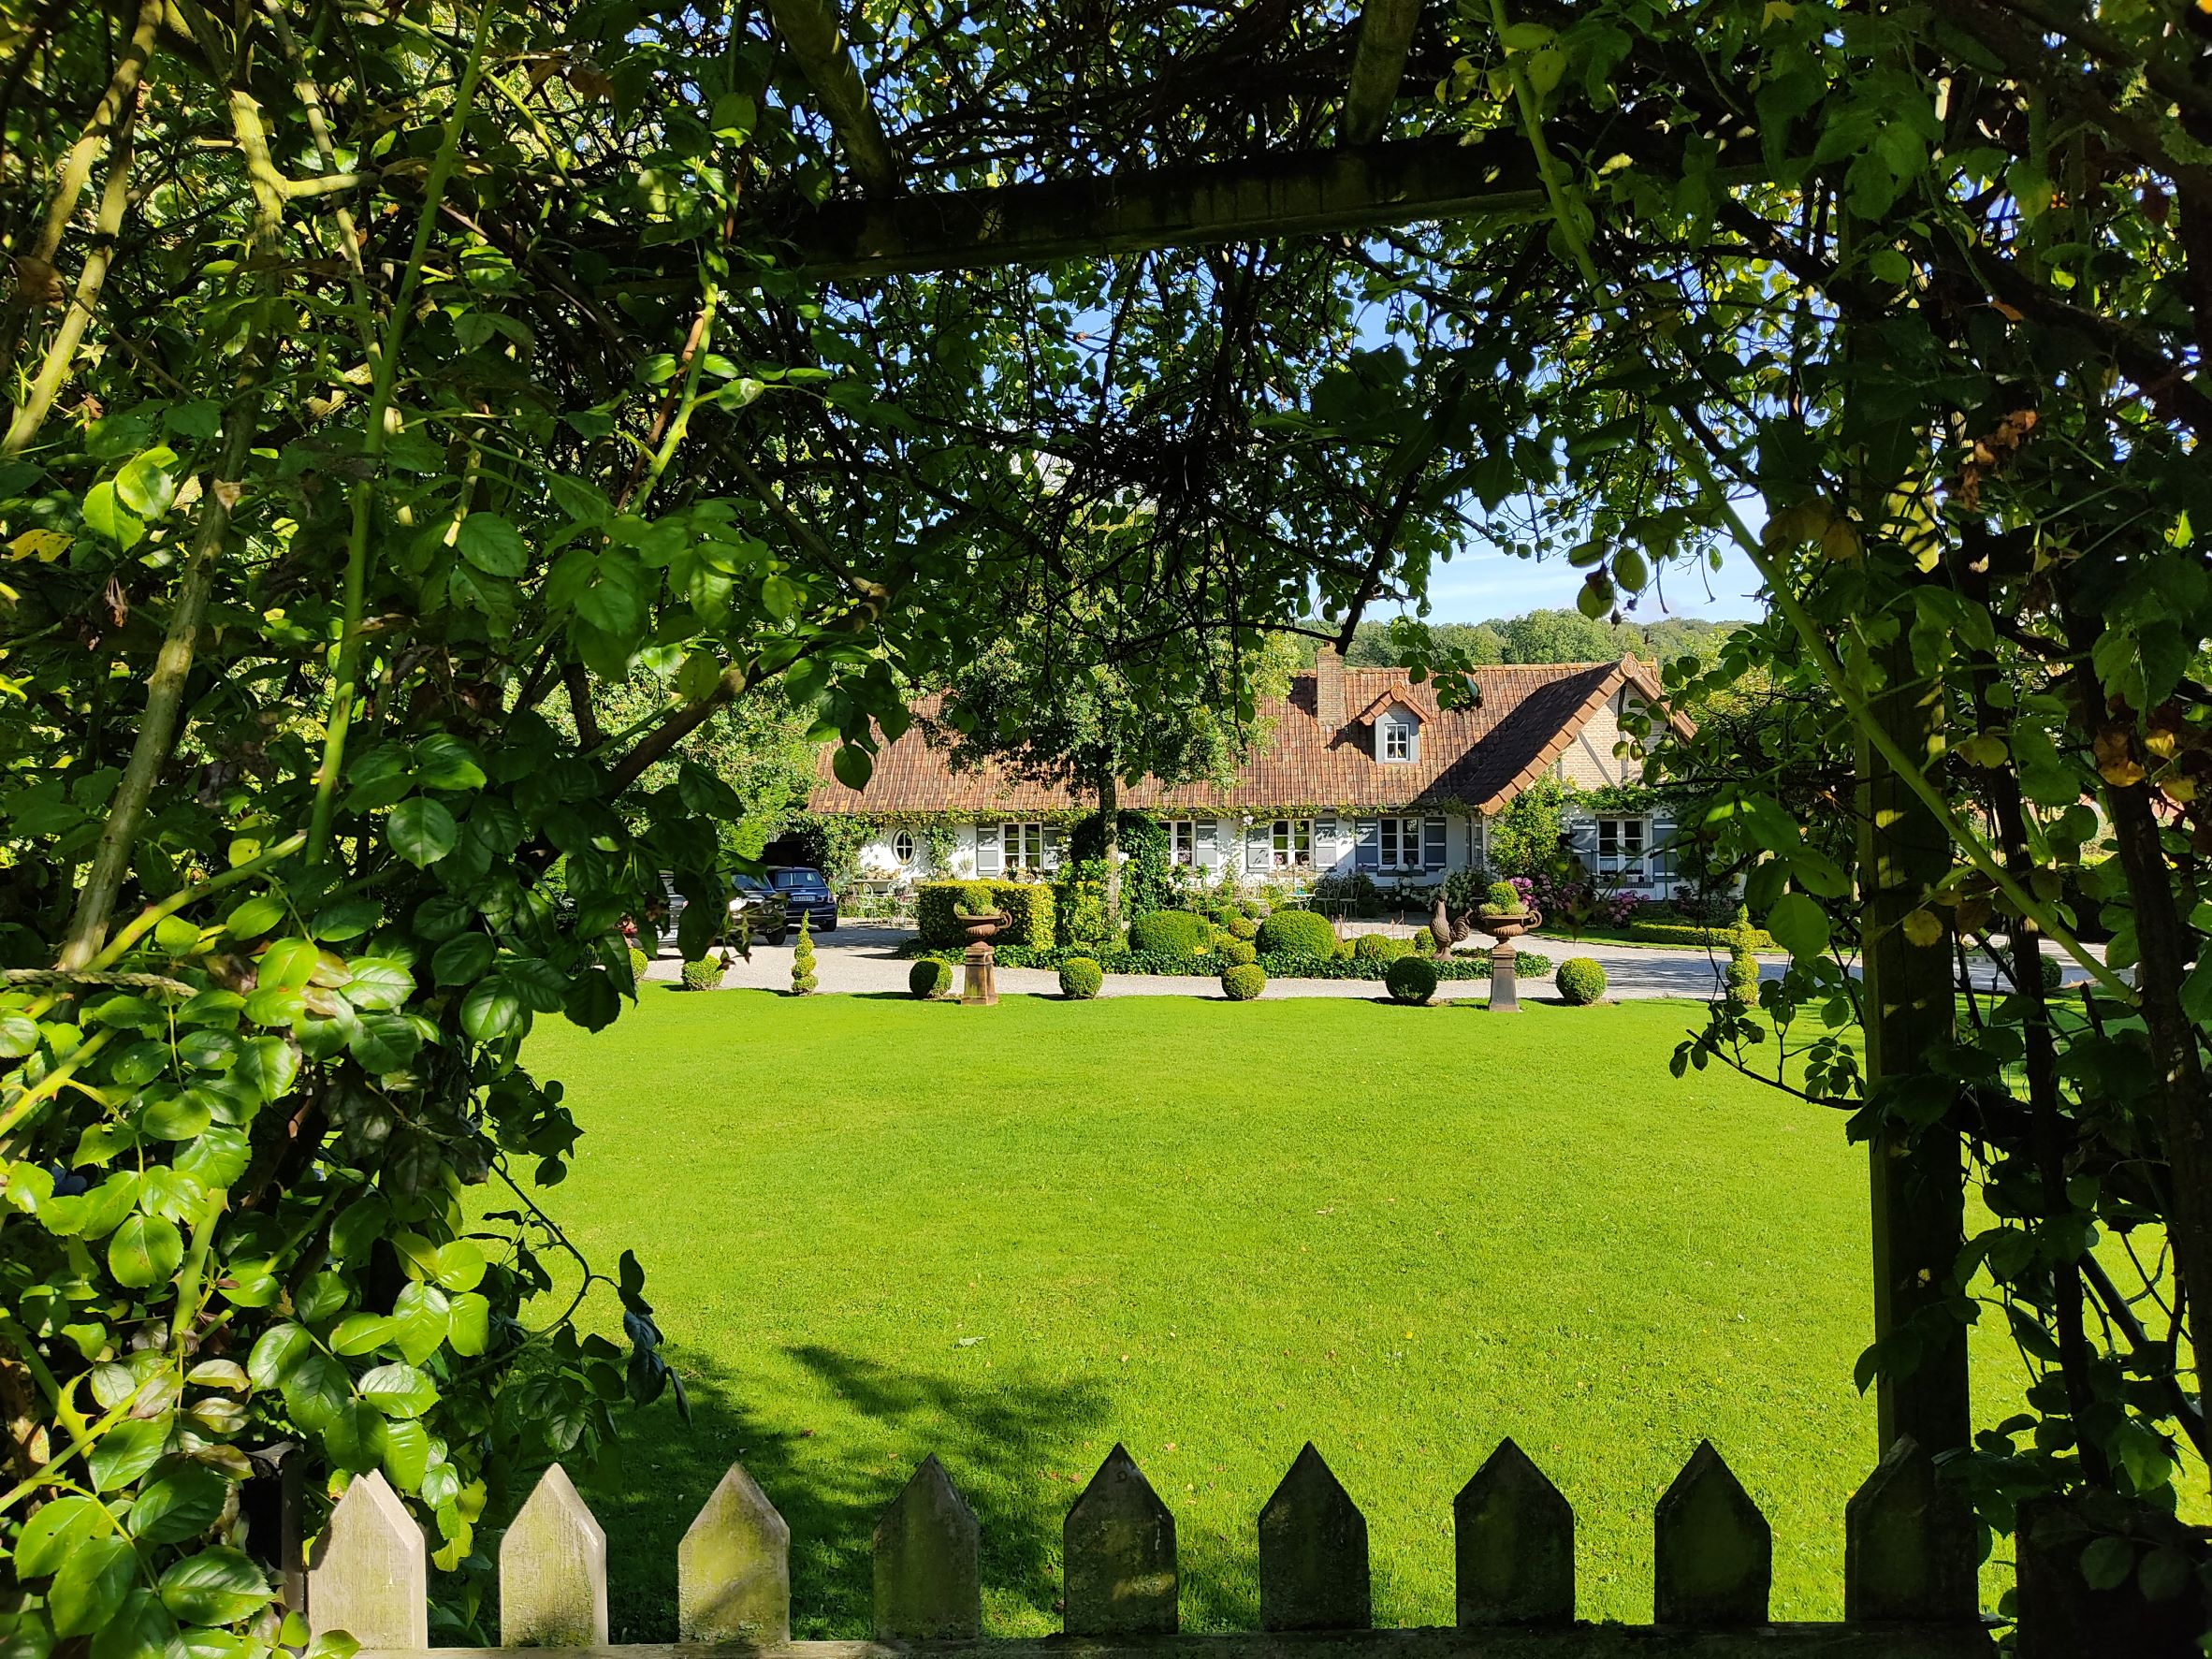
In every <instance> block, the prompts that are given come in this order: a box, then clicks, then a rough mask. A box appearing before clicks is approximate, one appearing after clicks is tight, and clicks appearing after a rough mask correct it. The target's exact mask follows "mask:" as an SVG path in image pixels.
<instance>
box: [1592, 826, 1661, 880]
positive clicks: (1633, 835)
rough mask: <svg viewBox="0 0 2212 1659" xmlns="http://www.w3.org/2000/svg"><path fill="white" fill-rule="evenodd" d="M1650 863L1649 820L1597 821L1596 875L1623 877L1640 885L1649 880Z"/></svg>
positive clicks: (1650, 837) (1650, 835)
mask: <svg viewBox="0 0 2212 1659" xmlns="http://www.w3.org/2000/svg"><path fill="white" fill-rule="evenodd" d="M1651 863H1652V821H1651V820H1650V819H1648V818H1641V817H1632V818H1601V819H1599V820H1598V821H1597V853H1596V873H1597V874H1598V875H1601V876H1612V875H1624V876H1627V877H1629V878H1630V879H1631V880H1634V881H1635V882H1637V884H1638V885H1641V884H1643V883H1644V882H1645V881H1646V880H1648V879H1649V877H1650V873H1651Z"/></svg>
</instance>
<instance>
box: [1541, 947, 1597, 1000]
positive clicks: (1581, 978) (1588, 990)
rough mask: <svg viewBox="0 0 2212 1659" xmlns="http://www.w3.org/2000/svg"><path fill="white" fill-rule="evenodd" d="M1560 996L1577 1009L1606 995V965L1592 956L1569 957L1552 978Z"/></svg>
mask: <svg viewBox="0 0 2212 1659" xmlns="http://www.w3.org/2000/svg"><path fill="white" fill-rule="evenodd" d="M1551 983H1552V984H1553V986H1554V987H1556V988H1557V990H1558V992H1559V994H1560V996H1561V997H1564V999H1565V1000H1566V1001H1568V1002H1570V1003H1572V1004H1573V1005H1574V1006H1576V1007H1577V1008H1581V1007H1584V1006H1587V1005H1588V1004H1590V1003H1593V1002H1595V1001H1596V1000H1597V999H1598V998H1599V997H1603V996H1604V995H1605V994H1606V970H1605V964H1603V963H1602V962H1599V961H1597V960H1596V959H1595V958H1594V957H1590V956H1569V957H1568V958H1567V959H1566V960H1565V961H1564V962H1562V963H1561V964H1560V965H1559V971H1558V972H1557V973H1555V974H1553V975H1552V976H1551Z"/></svg>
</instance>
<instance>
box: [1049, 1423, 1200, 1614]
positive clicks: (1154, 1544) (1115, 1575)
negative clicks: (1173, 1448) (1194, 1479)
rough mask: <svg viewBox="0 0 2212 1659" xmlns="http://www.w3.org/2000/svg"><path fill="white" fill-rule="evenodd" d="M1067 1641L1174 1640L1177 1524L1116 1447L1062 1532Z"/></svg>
mask: <svg viewBox="0 0 2212 1659" xmlns="http://www.w3.org/2000/svg"><path fill="white" fill-rule="evenodd" d="M1060 1555H1061V1560H1062V1563H1063V1568H1062V1570H1063V1571H1064V1573H1065V1574H1066V1578H1067V1603H1068V1616H1067V1630H1068V1634H1069V1635H1070V1636H1172V1635H1173V1634H1174V1633H1175V1623H1176V1613H1177V1606H1176V1578H1175V1518H1174V1516H1172V1515H1171V1514H1170V1513H1169V1512H1168V1506H1166V1505H1165V1504H1163V1503H1161V1502H1160V1501H1159V1494H1158V1493H1157V1492H1154V1491H1153V1490H1152V1483H1151V1482H1150V1481H1148V1480H1146V1479H1145V1478H1144V1476H1143V1473H1142V1471H1141V1470H1139V1469H1138V1467H1137V1465H1136V1463H1135V1462H1134V1460H1132V1459H1131V1458H1130V1456H1129V1454H1128V1451H1127V1450H1126V1449H1125V1448H1123V1447H1121V1446H1120V1445H1119V1444H1118V1443H1117V1444H1116V1445H1115V1446H1114V1448H1113V1450H1112V1451H1110V1452H1108V1453H1107V1454H1106V1461H1105V1462H1104V1463H1100V1464H1099V1472H1098V1473H1097V1474H1096V1475H1093V1476H1092V1477H1091V1483H1090V1484H1089V1485H1088V1486H1086V1487H1084V1489H1083V1495H1082V1496H1081V1497H1079V1498H1077V1499H1076V1500H1075V1506H1074V1507H1073V1508H1072V1509H1070V1510H1069V1511H1068V1520H1067V1523H1066V1524H1065V1525H1064V1526H1063V1527H1062V1528H1061V1531H1060Z"/></svg>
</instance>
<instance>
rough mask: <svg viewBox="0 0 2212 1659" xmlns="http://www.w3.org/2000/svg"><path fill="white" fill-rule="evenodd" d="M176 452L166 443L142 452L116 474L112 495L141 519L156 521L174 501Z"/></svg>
mask: <svg viewBox="0 0 2212 1659" xmlns="http://www.w3.org/2000/svg"><path fill="white" fill-rule="evenodd" d="M176 464H177V452H176V451H175V450H173V449H171V448H169V447H167V445H166V444H157V445H156V446H155V447H153V448H152V449H147V450H142V451H140V452H139V453H138V454H137V455H135V456H133V457H131V458H130V459H129V460H128V461H126V462H124V468H123V471H122V472H120V473H116V474H115V496H116V499H117V500H118V501H120V502H123V504H124V506H126V507H128V508H129V509H130V510H131V511H132V512H134V513H136V514H137V515H138V517H141V518H148V519H152V518H159V517H161V516H162V515H163V514H164V513H167V511H168V510H169V505H170V503H171V502H174V501H175V500H176V499H177V477H176V473H175V471H174V469H175V467H176Z"/></svg>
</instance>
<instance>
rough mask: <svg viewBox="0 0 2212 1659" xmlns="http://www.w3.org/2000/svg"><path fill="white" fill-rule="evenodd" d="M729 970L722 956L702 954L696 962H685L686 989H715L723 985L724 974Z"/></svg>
mask: <svg viewBox="0 0 2212 1659" xmlns="http://www.w3.org/2000/svg"><path fill="white" fill-rule="evenodd" d="M728 971H729V970H728V969H727V968H724V967H723V965H722V959H721V958H720V956H702V957H700V958H699V960H698V961H696V962H687V963H685V964H684V989H685V990H687V991H714V990H719V989H720V987H721V982H722V975H723V974H724V973H726V972H728Z"/></svg>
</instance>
